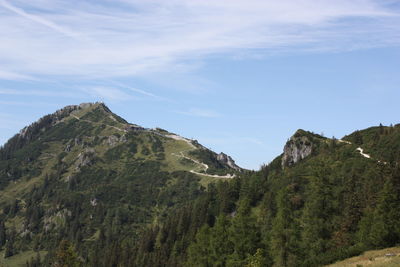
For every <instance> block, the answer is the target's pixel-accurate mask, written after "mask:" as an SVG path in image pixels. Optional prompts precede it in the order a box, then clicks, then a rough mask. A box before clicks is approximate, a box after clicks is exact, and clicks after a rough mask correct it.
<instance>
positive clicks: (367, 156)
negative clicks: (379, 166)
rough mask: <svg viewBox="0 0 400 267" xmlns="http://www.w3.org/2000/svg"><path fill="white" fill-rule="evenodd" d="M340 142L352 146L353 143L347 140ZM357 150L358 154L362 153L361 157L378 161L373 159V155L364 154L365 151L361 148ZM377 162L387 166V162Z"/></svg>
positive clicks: (339, 140)
mask: <svg viewBox="0 0 400 267" xmlns="http://www.w3.org/2000/svg"><path fill="white" fill-rule="evenodd" d="M338 142H340V143H345V144H349V145H352V143H351V142H349V141H346V140H341V139H338ZM356 150H357V151H358V153H360V155H361V156H363V157H364V158H367V159H373V160H376V159H374V158H372V157H371V155H369V154H366V153H364V149H362V148H361V147H357V148H356ZM376 161H378V162H379V163H383V164H387V162H386V161H381V160H376Z"/></svg>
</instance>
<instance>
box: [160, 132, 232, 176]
mask: <svg viewBox="0 0 400 267" xmlns="http://www.w3.org/2000/svg"><path fill="white" fill-rule="evenodd" d="M164 136H165V137H168V138H172V139H174V140H179V141H185V142H186V143H188V144H189V145H190V146H191V147H192V149H189V150H184V151H181V152H180V153H179V154H176V153H171V155H173V156H176V157H181V158H185V159H187V160H190V161H192V162H194V163H196V164H197V165H200V166H201V167H202V168H203V169H204V171H205V172H206V171H207V170H208V168H209V166H208V165H207V164H205V163H203V162H200V161H198V160H196V159H194V158H191V157H188V156H186V155H185V154H184V153H183V152H188V151H192V150H194V149H196V146H195V145H193V144H192V142H191V140H189V139H187V138H184V137H182V136H179V135H174V134H169V135H164ZM190 172H191V173H194V174H197V175H203V176H207V177H212V178H222V179H230V178H233V177H235V174H230V173H228V174H227V175H223V176H222V175H216V174H207V173H202V172H197V171H195V170H194V169H193V170H190Z"/></svg>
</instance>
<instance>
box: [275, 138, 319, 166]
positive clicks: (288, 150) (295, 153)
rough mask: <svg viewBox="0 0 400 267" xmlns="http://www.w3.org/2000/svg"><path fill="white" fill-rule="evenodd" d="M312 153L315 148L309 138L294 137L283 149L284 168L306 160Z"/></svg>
mask: <svg viewBox="0 0 400 267" xmlns="http://www.w3.org/2000/svg"><path fill="white" fill-rule="evenodd" d="M312 151H313V146H312V143H311V142H310V140H309V139H308V137H307V136H296V135H294V136H292V137H291V138H290V139H289V141H288V142H287V143H286V145H285V147H284V149H283V157H282V168H285V167H286V166H292V165H294V164H296V163H297V162H299V161H300V160H303V159H305V158H306V157H308V156H309V155H311V153H312Z"/></svg>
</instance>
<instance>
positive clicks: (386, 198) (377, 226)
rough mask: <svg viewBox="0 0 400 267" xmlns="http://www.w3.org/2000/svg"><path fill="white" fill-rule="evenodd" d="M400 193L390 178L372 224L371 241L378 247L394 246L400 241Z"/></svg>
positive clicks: (381, 194)
mask: <svg viewBox="0 0 400 267" xmlns="http://www.w3.org/2000/svg"><path fill="white" fill-rule="evenodd" d="M399 200H400V199H399V194H398V191H397V190H396V186H395V184H394V183H393V181H392V180H391V179H389V180H388V181H387V182H386V183H385V185H384V187H383V189H382V191H381V193H380V196H379V200H378V204H377V207H376V210H375V212H374V223H373V225H372V226H371V232H370V238H371V243H372V244H374V245H375V246H377V247H384V246H393V245H395V244H396V243H397V242H399V241H400V210H399V207H398V205H399V204H398V203H399Z"/></svg>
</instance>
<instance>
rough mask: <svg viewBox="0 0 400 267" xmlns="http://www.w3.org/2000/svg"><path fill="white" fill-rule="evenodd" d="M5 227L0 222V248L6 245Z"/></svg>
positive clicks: (2, 222)
mask: <svg viewBox="0 0 400 267" xmlns="http://www.w3.org/2000/svg"><path fill="white" fill-rule="evenodd" d="M6 238H7V236H6V226H5V225H4V221H0V248H1V247H2V246H4V245H5V244H6Z"/></svg>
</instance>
